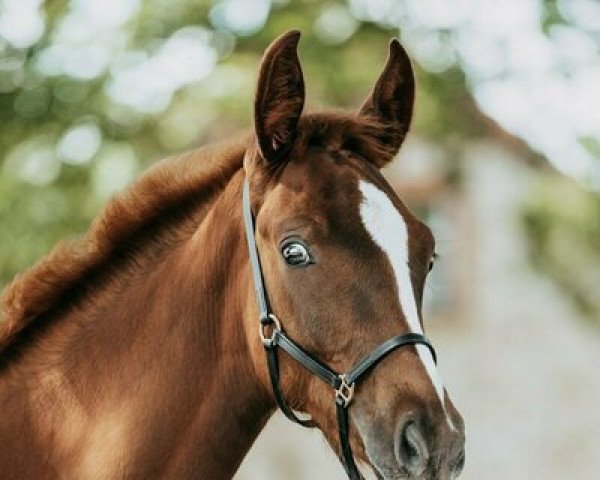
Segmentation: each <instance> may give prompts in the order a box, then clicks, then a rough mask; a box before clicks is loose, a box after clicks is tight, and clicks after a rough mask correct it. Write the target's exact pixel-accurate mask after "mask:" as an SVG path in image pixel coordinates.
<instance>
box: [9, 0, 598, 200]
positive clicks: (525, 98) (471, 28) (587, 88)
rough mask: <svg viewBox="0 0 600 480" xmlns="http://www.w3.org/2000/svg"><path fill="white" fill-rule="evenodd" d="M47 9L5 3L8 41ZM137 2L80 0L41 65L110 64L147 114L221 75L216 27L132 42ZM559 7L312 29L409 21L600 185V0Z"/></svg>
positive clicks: (244, 2) (256, 22)
mask: <svg viewBox="0 0 600 480" xmlns="http://www.w3.org/2000/svg"><path fill="white" fill-rule="evenodd" d="M155 1H156V2H157V3H160V1H162V0H155ZM165 1H166V0H165ZM279 1H280V2H281V0H279ZM41 4H42V1H41V0H0V41H1V40H2V39H3V40H4V41H6V42H7V43H9V44H11V45H12V46H13V47H15V48H18V49H26V48H28V47H30V46H32V45H34V44H35V43H36V42H37V41H39V40H40V38H41V37H42V35H43V33H44V28H45V19H44V14H43V11H42V9H41ZM140 6H141V5H140V0H71V2H70V10H69V13H68V14H67V15H66V16H65V17H64V18H63V19H62V21H61V24H60V25H59V26H58V28H57V29H56V30H55V32H54V33H53V38H52V43H51V44H50V46H48V47H47V48H45V49H44V50H42V51H41V52H40V53H39V54H38V55H37V58H36V68H37V69H38V70H39V72H40V73H42V74H44V75H68V76H71V77H74V78H80V79H91V78H95V77H97V76H99V75H102V74H104V73H105V72H106V71H108V72H109V76H108V80H107V82H106V84H105V91H106V93H107V95H108V96H109V98H111V99H112V100H113V101H114V102H115V103H117V104H123V105H127V106H128V107H131V108H133V109H135V110H137V111H140V112H143V113H158V112H161V111H163V110H165V109H166V108H167V107H168V105H169V103H170V102H171V99H172V96H173V94H174V93H175V92H176V91H177V90H178V89H180V88H182V87H183V86H185V85H187V84H189V83H191V82H195V81H198V80H201V79H203V78H205V77H206V76H208V75H209V74H210V73H211V72H212V71H213V70H214V68H215V66H216V64H217V61H218V58H219V52H217V51H216V50H215V47H214V42H213V41H212V35H213V33H212V32H211V31H210V30H207V29H205V28H202V27H197V26H189V27H185V28H182V29H180V30H178V31H177V32H175V33H174V34H173V35H171V36H170V37H168V38H166V39H165V40H164V41H163V42H162V43H161V44H160V45H158V46H157V48H155V49H153V53H151V54H148V53H147V52H144V51H134V50H130V49H128V44H129V40H130V39H129V37H128V35H129V34H128V29H127V28H126V27H127V22H129V21H130V20H131V19H132V18H134V16H135V15H136V14H137V13H138V12H139V9H140ZM270 8H271V1H270V0H223V1H221V2H218V3H216V4H215V6H214V7H213V9H212V10H211V13H210V20H211V22H212V24H213V25H214V26H215V27H217V28H219V29H225V30H228V31H230V32H232V33H235V34H237V35H249V34H252V33H253V32H256V31H257V30H259V29H260V28H262V26H263V25H264V24H265V22H266V20H267V18H268V14H269V11H270ZM558 8H559V11H560V13H561V15H563V16H564V17H565V18H567V19H568V21H569V24H568V25H557V26H553V27H552V28H551V30H550V32H549V35H545V34H544V33H543V32H542V31H541V29H540V17H541V14H542V9H541V4H540V0H504V1H503V2H501V3H498V2H497V1H494V0H453V1H452V2H448V1H447V0H348V2H347V4H346V5H344V4H339V5H334V4H330V3H329V4H328V3H324V4H323V8H322V11H321V14H320V15H319V18H318V19H317V21H316V23H315V26H314V29H315V33H317V34H318V35H319V36H320V37H321V38H323V40H325V41H330V42H343V41H345V40H346V39H347V38H349V37H350V36H351V35H352V34H353V33H354V31H355V30H356V28H357V27H358V22H357V19H358V20H363V21H373V22H376V23H380V24H384V25H387V26H389V27H399V26H401V39H402V41H403V43H404V44H405V45H406V46H407V48H408V50H409V51H410V53H411V54H412V56H413V57H414V58H415V59H416V60H417V61H418V62H419V63H420V64H421V65H422V66H423V67H424V68H426V69H429V70H432V71H443V70H445V69H447V68H449V67H451V66H453V65H454V64H456V63H458V64H459V65H460V66H461V67H462V68H463V69H464V71H465V73H466V75H467V79H468V82H469V85H470V88H471V90H472V92H473V95H474V97H475V99H476V101H477V102H478V104H479V106H480V108H481V109H482V111H483V112H485V113H486V114H487V115H489V116H490V117H492V118H493V119H494V120H495V121H497V122H498V123H499V124H500V125H501V126H502V127H503V128H505V129H506V130H508V131H510V132H511V133H513V134H515V135H517V136H519V137H521V138H522V139H524V140H525V141H526V142H527V143H528V144H529V145H530V146H531V147H532V148H534V149H535V150H537V151H539V152H541V153H542V154H544V155H545V156H546V157H547V158H548V159H549V161H550V162H551V163H552V164H553V165H554V166H555V167H556V168H557V169H558V170H560V171H561V172H563V173H564V174H566V175H569V176H572V177H573V178H575V179H577V180H578V181H579V182H581V183H582V184H584V185H586V186H588V187H590V188H593V189H596V190H600V158H597V157H595V156H594V154H593V151H594V149H595V150H596V155H598V151H600V61H599V58H600V55H599V51H600V2H598V1H597V0H558ZM448 31H450V32H452V33H451V34H447V33H445V32H448ZM1 63H2V62H1V54H0V64H1ZM1 66H2V65H0V67H1ZM90 139H91V140H93V142H92V144H93V145H96V147H95V148H98V146H99V144H100V141H99V137H98V132H97V128H96V127H95V126H94V125H90V124H86V125H83V126H75V127H74V128H73V129H72V130H71V131H69V132H66V133H65V136H64V137H63V138H62V141H61V143H60V145H59V150H60V151H59V153H60V154H61V155H62V156H63V157H64V160H66V161H68V162H83V161H86V160H87V159H88V158H91V157H92V156H93V155H94V153H95V152H94V151H92V149H90V147H89V146H88V147H86V146H85V145H83V144H84V143H86V142H89V141H90Z"/></svg>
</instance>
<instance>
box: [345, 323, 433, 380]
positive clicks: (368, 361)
mask: <svg viewBox="0 0 600 480" xmlns="http://www.w3.org/2000/svg"><path fill="white" fill-rule="evenodd" d="M415 344H420V345H425V346H426V347H427V348H428V349H429V351H430V352H431V355H432V356H433V361H434V362H436V363H437V355H436V354H435V350H434V349H433V346H432V345H431V343H430V342H429V340H427V338H426V337H425V336H424V335H421V334H420V333H405V334H404V335H398V336H397V337H392V338H390V339H389V340H386V341H385V342H383V343H382V344H381V345H379V346H378V347H377V348H376V349H375V350H373V351H372V352H371V353H369V354H368V355H367V356H366V357H364V358H363V359H362V360H360V361H359V362H358V363H357V364H356V365H354V367H352V368H351V369H350V371H349V372H348V373H347V374H346V382H348V384H353V383H354V382H356V381H357V380H358V379H359V378H360V377H362V376H363V375H364V374H365V373H367V372H368V371H369V370H371V369H372V368H373V367H374V366H375V365H377V364H378V363H379V362H380V361H381V360H382V359H383V358H384V357H386V356H387V355H389V354H390V353H391V352H393V351H394V350H396V349H398V348H400V347H404V346H407V345H415Z"/></svg>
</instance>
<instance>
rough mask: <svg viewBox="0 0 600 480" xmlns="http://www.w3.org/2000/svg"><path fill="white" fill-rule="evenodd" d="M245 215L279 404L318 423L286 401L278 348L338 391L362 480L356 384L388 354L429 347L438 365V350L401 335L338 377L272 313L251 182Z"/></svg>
mask: <svg viewBox="0 0 600 480" xmlns="http://www.w3.org/2000/svg"><path fill="white" fill-rule="evenodd" d="M243 211H244V225H245V230H246V240H247V241H248V253H249V256H250V265H251V266H252V277H253V279H254V290H255V293H256V302H257V305H258V314H259V320H260V324H259V334H260V338H261V340H262V342H263V345H264V347H265V352H266V355H267V365H268V368H269V377H270V379H271V385H272V387H273V394H274V395H275V400H276V401H277V404H278V405H279V408H280V409H281V411H282V412H283V413H284V414H285V416H286V417H288V418H289V419H290V420H292V421H294V422H296V423H299V424H300V425H302V426H305V427H313V426H314V423H313V422H312V421H311V420H302V419H300V418H298V417H297V416H296V414H295V413H294V412H293V411H292V409H291V408H290V407H289V405H288V404H287V402H286V401H285V397H284V396H283V392H282V391H281V386H280V384H279V361H278V357H277V347H279V348H281V349H282V350H284V351H285V352H286V353H287V354H288V355H290V356H291V357H292V358H294V360H296V361H297V362H298V363H300V364H301V365H302V366H304V367H305V368H307V369H308V370H310V371H311V372H312V373H313V374H315V375H316V376H317V377H319V378H320V379H321V380H323V381H324V382H326V383H328V384H329V385H331V386H332V387H333V388H334V390H335V406H336V412H337V420H338V431H339V438H340V445H341V448H342V456H343V461H344V467H345V469H346V473H347V474H348V478H350V479H351V480H359V479H360V474H359V473H358V469H357V467H356V463H355V462H354V456H353V455H352V449H351V447H350V440H349V429H350V425H349V419H348V407H349V406H350V404H351V403H352V399H353V397H354V387H355V385H356V382H357V381H359V380H360V379H361V378H362V377H363V376H364V375H365V374H366V373H368V372H369V371H370V370H371V369H372V368H373V367H375V365H377V364H378V363H379V362H380V361H381V360H383V359H384V358H385V357H386V356H387V355H388V354H390V353H391V352H393V351H394V350H396V349H398V348H400V347H404V346H407V345H415V344H421V345H425V346H426V347H427V348H429V350H430V351H431V354H432V355H433V359H434V361H437V357H436V354H435V350H434V349H433V346H432V345H431V343H430V342H429V340H428V339H427V338H426V337H425V336H424V335H421V334H420V333H406V334H404V335H398V336H396V337H392V338H390V339H389V340H386V341H385V342H383V343H382V344H381V345H379V346H378V347H377V348H375V349H374V350H373V351H372V352H371V353H370V354H368V355H367V356H365V357H364V358H363V359H362V360H360V361H359V362H358V363H356V364H355V365H354V366H353V367H352V368H351V369H350V370H349V371H348V372H346V373H344V374H339V373H337V372H336V371H335V370H333V369H331V368H330V367H328V366H327V365H325V364H324V363H322V362H320V361H319V360H318V359H316V358H314V357H312V356H311V355H309V354H308V353H307V352H305V351H304V350H303V349H302V348H301V347H300V346H299V345H297V344H296V343H295V342H294V341H293V340H291V339H290V338H289V337H288V336H287V335H286V334H285V333H284V332H283V330H282V328H281V323H280V322H279V320H278V318H277V317H276V316H275V315H274V314H273V313H272V312H271V307H270V305H269V299H268V296H267V291H266V289H265V284H264V280H263V276H262V269H261V267H260V257H259V255H258V249H257V246H256V238H255V235H254V216H253V215H252V209H251V206H250V187H249V185H248V180H245V181H244V191H243ZM267 330H270V331H271V333H270V335H268V334H267Z"/></svg>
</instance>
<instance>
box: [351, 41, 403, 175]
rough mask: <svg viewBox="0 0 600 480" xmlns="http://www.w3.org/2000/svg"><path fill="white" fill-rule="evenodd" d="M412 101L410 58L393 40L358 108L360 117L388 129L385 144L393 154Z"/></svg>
mask: <svg viewBox="0 0 600 480" xmlns="http://www.w3.org/2000/svg"><path fill="white" fill-rule="evenodd" d="M414 99H415V77H414V75H413V70H412V67H411V64H410V59H409V58H408V55H407V53H406V51H405V50H404V48H402V46H401V45H400V42H398V40H396V39H393V40H392V41H391V42H390V53H389V56H388V60H387V63H386V65H385V68H384V69H383V72H382V73H381V76H380V77H379V80H377V83H376V84H375V87H374V88H373V91H372V92H371V95H369V97H367V99H366V100H365V102H364V104H363V106H362V107H361V109H360V115H364V116H369V117H372V118H374V119H375V120H377V121H379V122H381V123H382V124H383V125H384V126H385V127H386V129H388V130H389V132H390V135H386V141H387V142H391V145H390V146H391V147H392V148H391V150H394V154H395V153H396V152H397V151H398V149H399V148H400V145H402V142H403V141H404V137H405V136H406V133H407V132H408V129H409V127H410V122H411V119H412V112H413V104H414ZM388 137H389V138H388ZM392 158H393V156H391V157H390V158H388V159H382V162H381V163H382V164H383V165H385V164H386V163H388V162H389V161H391V160H392Z"/></svg>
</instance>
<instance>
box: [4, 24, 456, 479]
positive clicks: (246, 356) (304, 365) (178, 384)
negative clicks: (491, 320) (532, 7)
mask: <svg viewBox="0 0 600 480" xmlns="http://www.w3.org/2000/svg"><path fill="white" fill-rule="evenodd" d="M299 37H300V34H299V33H298V32H289V33H287V34H285V35H283V36H281V37H280V38H279V39H277V40H276V41H275V42H274V43H273V44H272V45H271V46H270V47H269V49H268V50H267V52H266V53H265V55H264V58H263V61H262V64H261V67H260V74H259V79H258V86H257V92H256V99H255V110H254V112H255V115H254V130H253V131H252V132H248V133H246V134H241V135H240V136H239V137H236V138H234V139H232V140H229V141H227V142H224V143H222V144H218V145H213V146H208V147H204V148H201V149H199V150H197V151H195V152H192V153H189V154H186V155H182V156H179V157H176V158H170V159H166V160H163V161H162V162H159V163H158V164H157V165H156V166H154V167H153V168H152V169H150V170H149V171H148V172H147V173H146V174H144V175H143V176H142V177H141V178H140V179H139V180H138V181H136V182H134V183H133V185H132V186H131V187H129V188H128V189H127V190H126V191H125V192H124V193H122V194H120V195H118V196H116V197H115V198H114V199H113V200H111V202H109V204H108V205H107V206H106V207H105V209H104V210H103V212H102V213H101V214H100V215H99V217H98V218H97V219H96V220H95V222H94V223H93V225H92V226H91V228H90V230H89V231H88V233H87V234H86V235H85V236H84V237H82V238H81V239H78V240H75V241H71V242H68V243H61V244H59V245H58V246H57V247H56V248H55V249H54V250H53V251H52V252H51V253H50V254H49V255H48V256H47V257H46V258H45V259H43V260H42V261H40V262H39V263H38V264H36V265H35V266H34V267H32V268H31V269H30V270H28V271H26V272H24V273H23V274H21V275H20V276H18V277H17V278H16V279H15V280H14V281H13V283H12V284H10V285H9V286H8V287H7V288H6V290H5V291H4V293H3V297H2V317H3V320H4V322H3V323H2V325H1V326H0V412H1V414H0V444H1V445H2V448H0V478H2V479H30V478H31V479H34V478H35V479H44V478H48V479H52V478H78V479H99V478H110V479H148V478H169V479H170V478H186V479H187V478H190V479H192V478H197V479H211V480H212V479H216V480H218V479H226V478H231V477H232V476H233V475H234V473H235V471H236V470H237V468H238V466H239V464H240V462H241V460H242V459H243V457H244V455H245V454H246V453H247V451H248V450H249V448H250V446H251V445H252V443H253V442H254V440H255V439H256V437H257V436H258V434H259V433H260V431H261V430H262V428H263V427H264V425H265V423H266V422H267V420H268V419H269V417H270V416H271V415H272V413H273V412H274V411H275V409H276V407H277V405H280V406H281V407H282V408H283V409H284V411H285V412H286V413H287V414H288V415H289V416H290V417H291V418H295V419H298V420H299V421H300V422H302V423H304V424H307V425H310V426H315V427H317V428H319V429H320V430H321V431H322V432H323V434H324V436H325V438H326V439H327V441H328V442H329V444H330V445H331V447H332V448H333V450H334V451H335V452H336V453H337V454H338V456H339V457H340V459H341V460H342V462H343V464H344V466H345V468H346V471H347V472H348V476H349V477H350V478H358V477H363V478H383V479H401V478H414V479H416V478H423V479H431V480H446V479H451V478H456V477H457V476H458V475H459V473H460V470H461V469H462V465H463V462H464V424H463V421H462V418H461V417H460V415H459V413H458V412H457V410H456V409H455V407H454V406H453V404H452V402H451V401H450V399H449V397H448V394H447V392H446V390H445V388H444V386H443V385H442V383H441V380H440V377H439V375H438V373H437V369H436V362H435V353H434V351H433V348H432V347H431V344H430V343H429V341H428V340H427V339H426V338H425V337H424V335H423V325H422V316H421V303H422V294H423V288H424V284H425V280H426V277H427V273H428V271H429V270H430V268H431V266H432V261H433V257H434V239H433V236H432V234H431V231H430V230H429V228H427V226H425V225H424V224H423V223H422V222H420V221H419V220H418V219H417V218H415V217H414V215H412V214H411V212H410V211H409V210H408V209H407V208H406V206H405V205H404V204H403V203H402V201H401V200H400V199H399V198H398V196H397V195H396V193H395V192H394V191H393V190H392V188H391V187H390V185H389V184H388V183H387V182H386V180H385V179H384V177H383V176H382V175H381V173H380V168H381V167H383V166H384V165H386V164H387V163H388V162H390V161H391V160H392V159H393V158H394V156H395V155H396V153H397V151H398V149H399V148H400V146H401V144H402V142H403V140H404V137H405V135H406V133H407V131H408V129H409V126H410V121H411V116H412V110H413V100H414V79H413V74H412V69H411V66H410V62H409V60H408V57H407V55H406V53H405V52H404V50H403V49H402V47H401V46H400V44H399V43H398V42H397V41H395V40H394V41H392V43H391V44H390V55H389V58H388V61H387V64H386V66H385V68H384V70H383V73H382V74H381V76H380V78H379V80H378V81H377V83H376V84H375V87H374V89H373V91H372V93H371V95H370V96H369V97H368V98H367V100H366V101H365V103H364V104H363V106H362V108H361V109H360V110H359V112H358V113H357V114H341V113H310V114H303V112H302V111H303V105H304V80H303V75H302V70H301V67H300V63H299V61H298V56H297V44H298V40H299ZM243 193H244V201H245V202H246V205H243V201H242V197H243ZM244 211H245V213H246V214H244ZM247 241H248V244H247V243H246V242H247ZM248 247H250V249H249V248H248ZM267 292H268V294H267ZM257 299H258V302H257ZM265 352H267V360H265ZM338 372H342V373H338ZM343 372H346V374H347V376H345V375H344V373H343ZM323 380H325V381H323ZM340 411H342V412H345V413H342V414H341V416H340ZM300 412H302V413H300ZM344 416H345V420H344ZM344 421H345V422H346V423H345V424H344Z"/></svg>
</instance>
